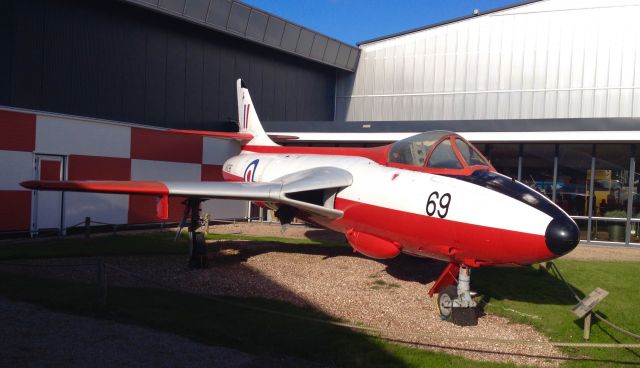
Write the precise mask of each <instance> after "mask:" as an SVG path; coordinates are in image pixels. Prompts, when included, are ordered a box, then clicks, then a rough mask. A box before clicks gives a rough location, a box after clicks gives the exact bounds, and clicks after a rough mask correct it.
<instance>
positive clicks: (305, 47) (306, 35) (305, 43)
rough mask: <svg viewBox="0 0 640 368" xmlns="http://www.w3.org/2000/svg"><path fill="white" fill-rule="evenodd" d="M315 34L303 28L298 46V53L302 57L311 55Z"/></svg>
mask: <svg viewBox="0 0 640 368" xmlns="http://www.w3.org/2000/svg"><path fill="white" fill-rule="evenodd" d="M314 36H315V33H313V32H311V31H310V30H308V29H305V28H302V29H301V30H300V38H298V45H297V46H296V52H297V53H298V54H300V55H304V56H309V53H311V45H312V44H313V37H314Z"/></svg>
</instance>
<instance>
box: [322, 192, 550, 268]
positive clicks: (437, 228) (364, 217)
mask: <svg viewBox="0 0 640 368" xmlns="http://www.w3.org/2000/svg"><path fill="white" fill-rule="evenodd" d="M335 203H336V205H335V206H336V209H339V210H342V211H344V217H342V218H341V219H339V220H336V221H334V222H332V223H330V224H325V225H328V226H329V227H331V228H334V229H336V230H339V231H342V232H345V231H347V230H348V229H350V228H355V229H356V230H359V231H363V232H367V233H370V234H373V235H377V236H379V237H382V238H385V239H390V240H392V241H397V242H399V243H400V244H401V245H402V247H403V249H402V250H403V252H406V253H410V254H414V255H420V256H424V257H430V258H436V259H441V260H445V261H456V262H465V263H467V264H469V265H479V264H502V263H516V264H531V263H536V262H540V261H544V260H548V259H551V258H555V255H554V254H552V253H551V252H550V251H549V250H548V248H547V246H546V243H545V240H544V236H543V235H535V234H527V233H521V232H516V231H511V230H503V229H497V228H491V227H486V226H480V225H474V224H467V223H463V222H456V221H449V220H444V219H440V218H438V217H430V216H427V215H426V214H425V215H417V214H414V213H408V212H402V211H398V210H393V209H389V208H384V207H378V206H374V205H370V204H365V203H360V202H354V201H350V200H347V199H344V198H336V202H335ZM475 262H478V264H474V263H475Z"/></svg>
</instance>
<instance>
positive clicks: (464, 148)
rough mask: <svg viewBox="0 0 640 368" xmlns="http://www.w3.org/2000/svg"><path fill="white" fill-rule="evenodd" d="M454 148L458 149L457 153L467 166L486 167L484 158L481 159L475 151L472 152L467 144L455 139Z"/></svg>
mask: <svg viewBox="0 0 640 368" xmlns="http://www.w3.org/2000/svg"><path fill="white" fill-rule="evenodd" d="M456 147H458V151H459V152H460V155H461V156H462V158H463V159H464V161H465V162H466V163H467V165H469V166H473V165H483V166H488V165H489V164H488V163H487V162H486V161H485V159H484V157H482V156H481V155H480V154H478V152H476V150H474V149H473V148H472V147H471V146H469V145H468V144H467V142H465V141H463V140H462V139H459V138H456Z"/></svg>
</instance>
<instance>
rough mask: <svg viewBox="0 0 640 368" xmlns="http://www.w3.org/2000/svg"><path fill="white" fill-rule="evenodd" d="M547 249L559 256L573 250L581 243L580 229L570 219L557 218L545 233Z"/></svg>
mask: <svg viewBox="0 0 640 368" xmlns="http://www.w3.org/2000/svg"><path fill="white" fill-rule="evenodd" d="M544 239H545V241H546V242H547V248H549V250H550V251H551V252H552V253H554V254H557V255H559V256H561V255H563V254H567V253H569V252H571V251H572V250H573V248H575V247H576V246H577V245H578V242H580V229H578V225H576V223H575V222H573V221H572V220H571V219H570V218H568V217H565V218H555V219H553V220H552V221H551V222H550V223H549V225H548V226H547V231H546V232H545V233H544Z"/></svg>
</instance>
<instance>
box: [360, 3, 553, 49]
mask: <svg viewBox="0 0 640 368" xmlns="http://www.w3.org/2000/svg"><path fill="white" fill-rule="evenodd" d="M538 1H542V0H523V1H520V2H518V3H515V4H510V5H505V6H501V7H499V8H494V9H489V10H485V11H479V12H478V13H475V11H474V13H472V14H469V15H464V16H462V17H457V18H453V19H449V20H445V21H442V22H437V23H432V24H428V25H426V26H422V27H418V28H413V29H409V30H406V31H402V32H397V33H393V34H390V35H386V36H380V37H376V38H372V39H370V40H365V41H360V42H358V43H356V45H358V46H360V45H364V44H367V43H373V42H378V41H382V40H386V39H389V38H393V37H399V36H404V35H406V34H409V33H414V32H419V31H424V30H425V29H429V28H435V27H440V26H444V25H446V24H450V23H455V22H460V21H463V20H467V19H471V18H475V17H478V16H482V15H487V14H491V13H495V12H499V11H503V10H507V9H511V8H515V7H518V6H522V5H527V4H531V3H536V2H538Z"/></svg>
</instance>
